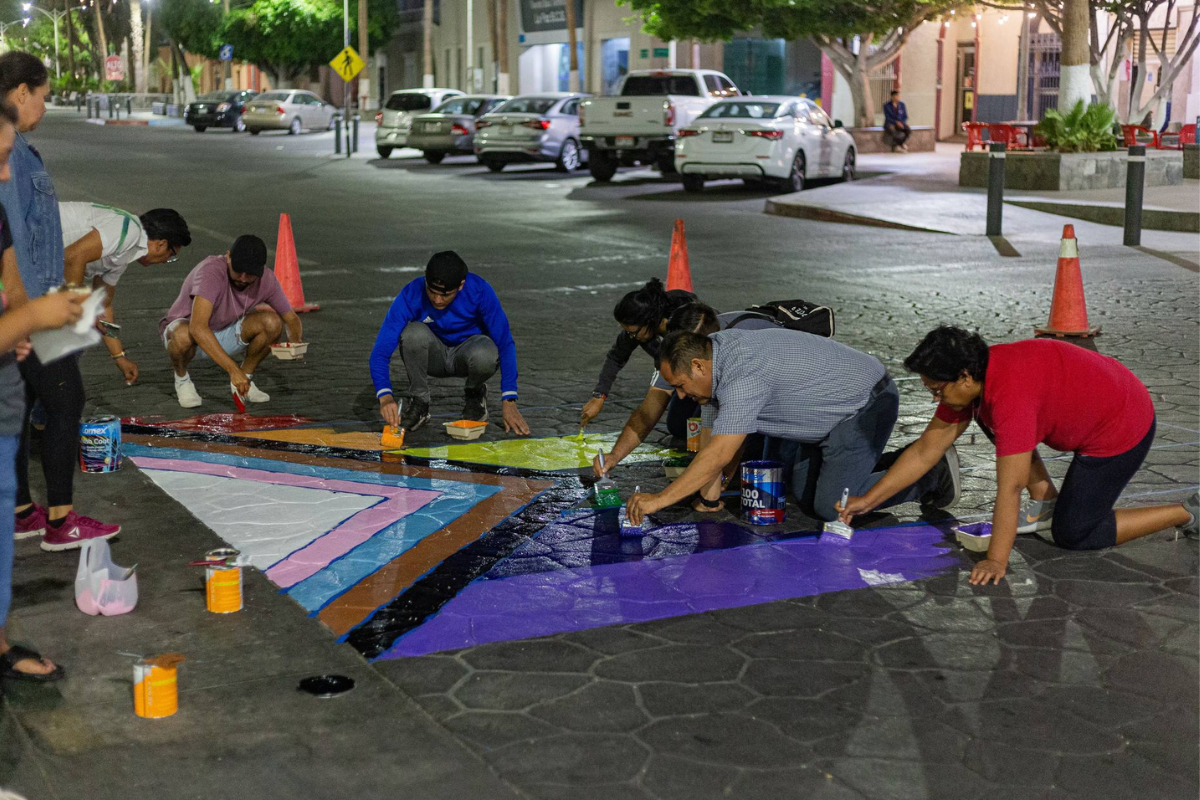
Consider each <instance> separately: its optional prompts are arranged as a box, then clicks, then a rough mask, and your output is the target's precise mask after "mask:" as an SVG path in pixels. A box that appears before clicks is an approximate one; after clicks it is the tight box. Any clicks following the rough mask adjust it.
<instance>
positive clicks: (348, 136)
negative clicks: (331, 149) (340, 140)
mask: <svg viewBox="0 0 1200 800" xmlns="http://www.w3.org/2000/svg"><path fill="white" fill-rule="evenodd" d="M351 152H352V151H351V149H350V120H346V158H349V157H350V155H351Z"/></svg>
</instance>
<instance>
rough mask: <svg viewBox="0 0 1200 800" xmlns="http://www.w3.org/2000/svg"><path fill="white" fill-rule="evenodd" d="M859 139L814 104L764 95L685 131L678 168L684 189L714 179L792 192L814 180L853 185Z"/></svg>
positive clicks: (725, 107)
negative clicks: (835, 180)
mask: <svg viewBox="0 0 1200 800" xmlns="http://www.w3.org/2000/svg"><path fill="white" fill-rule="evenodd" d="M855 161H856V151H855V147H854V139H853V137H851V136H850V133H849V132H848V131H847V130H846V129H845V128H843V127H842V123H841V121H840V120H839V121H837V122H830V121H829V116H828V115H827V114H826V113H825V112H824V111H823V110H821V108H820V107H819V106H818V105H816V104H815V103H813V102H812V101H810V100H806V99H803V98H797V97H790V96H780V95H762V96H755V97H742V98H738V99H736V100H722V101H721V102H719V103H716V104H714V105H713V106H712V107H710V108H709V109H708V110H707V111H705V112H704V113H703V114H701V115H700V116H699V117H697V118H696V120H695V121H694V122H693V123H692V124H691V125H689V126H687V127H686V128H681V129H680V131H679V138H678V140H677V141H676V143H675V165H676V167H677V168H678V170H679V172H680V173H681V174H682V175H683V188H684V189H686V190H687V191H689V192H698V191H700V190H702V189H703V188H704V181H705V180H708V179H710V178H742V179H744V180H746V181H747V182H756V181H764V180H767V181H771V182H778V183H779V184H781V185H782V186H783V187H784V188H785V189H786V190H787V191H789V192H798V191H800V190H801V189H803V188H804V182H805V181H806V180H808V179H809V178H837V177H840V178H842V179H843V180H852V179H853V178H854V167H855Z"/></svg>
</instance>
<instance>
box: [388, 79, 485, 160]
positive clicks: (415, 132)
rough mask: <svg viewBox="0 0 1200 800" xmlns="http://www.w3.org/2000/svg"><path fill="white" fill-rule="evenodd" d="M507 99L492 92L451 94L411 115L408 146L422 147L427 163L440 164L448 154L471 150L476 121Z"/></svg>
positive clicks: (470, 151) (473, 149) (468, 152)
mask: <svg viewBox="0 0 1200 800" xmlns="http://www.w3.org/2000/svg"><path fill="white" fill-rule="evenodd" d="M507 99H508V98H507V97H502V96H499V95H494V94H472V95H464V96H462V97H454V98H451V99H449V100H447V101H446V102H444V103H442V104H441V105H440V106H438V107H437V108H435V109H434V110H433V111H432V112H431V113H429V114H422V115H421V116H419V117H415V118H413V122H412V129H411V130H410V131H409V132H408V146H409V147H415V148H416V149H418V150H420V151H422V154H423V155H424V156H425V160H426V161H428V162H429V163H430V164H440V163H441V162H442V159H443V158H445V157H446V156H448V155H455V154H460V153H467V154H470V153H473V152H475V148H474V139H475V121H476V120H477V119H479V117H482V116H483V115H484V114H486V113H488V112H489V111H491V110H493V109H494V108H496V107H497V106H499V105H500V104H501V103H503V102H504V101H505V100H507Z"/></svg>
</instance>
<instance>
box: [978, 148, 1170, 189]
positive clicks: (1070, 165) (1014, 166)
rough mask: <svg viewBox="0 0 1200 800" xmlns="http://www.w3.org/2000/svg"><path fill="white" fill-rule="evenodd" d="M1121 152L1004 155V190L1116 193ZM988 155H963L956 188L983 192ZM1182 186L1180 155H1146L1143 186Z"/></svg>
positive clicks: (1156, 152) (1124, 154) (1122, 183)
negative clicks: (1112, 190)
mask: <svg viewBox="0 0 1200 800" xmlns="http://www.w3.org/2000/svg"><path fill="white" fill-rule="evenodd" d="M1128 156H1129V154H1128V153H1127V152H1126V151H1124V150H1117V151H1114V152H1111V153H1050V152H1035V153H1023V152H1020V151H1017V152H1013V151H1010V152H1009V153H1008V157H1007V158H1006V159H1005V160H1004V188H1005V189H1025V190H1029V191H1042V192H1077V191H1086V190H1089V189H1120V188H1123V187H1124V186H1125V171H1126V169H1127V167H1128V165H1127V163H1126V159H1127V158H1128ZM987 174H988V154H987V153H986V152H982V153H981V152H972V153H963V154H962V160H961V161H959V167H958V185H959V186H970V187H974V188H979V189H984V188H987ZM1181 183H1183V153H1181V152H1180V151H1178V150H1147V151H1146V185H1147V186H1178V185H1179V184H1181Z"/></svg>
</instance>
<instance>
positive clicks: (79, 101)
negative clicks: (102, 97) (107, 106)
mask: <svg viewBox="0 0 1200 800" xmlns="http://www.w3.org/2000/svg"><path fill="white" fill-rule="evenodd" d="M82 108H83V96H82V95H78V94H77V95H75V113H76V114H78V113H79V111H80V109H82ZM91 110H92V109H91V107H90V106H89V107H88V111H89V112H90V111H91ZM88 116H89V117H90V116H91V114H90V113H89V114H88Z"/></svg>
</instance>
